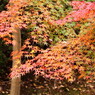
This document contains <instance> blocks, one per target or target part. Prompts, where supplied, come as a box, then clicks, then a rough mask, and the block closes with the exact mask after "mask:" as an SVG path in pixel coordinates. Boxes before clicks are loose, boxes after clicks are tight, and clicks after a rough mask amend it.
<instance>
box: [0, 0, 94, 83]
mask: <svg viewBox="0 0 95 95" xmlns="http://www.w3.org/2000/svg"><path fill="white" fill-rule="evenodd" d="M1 1H2V0H1ZM4 1H6V0H4ZM87 1H88V2H87ZM89 1H92V2H89ZM0 4H1V3H0ZM2 4H4V3H2ZM2 4H1V5H2ZM1 5H0V6H1ZM2 8H3V7H2ZM1 10H2V9H1ZM18 27H19V28H20V30H21V36H22V48H21V50H22V51H21V52H20V53H19V54H18V56H16V58H19V57H20V56H22V64H21V66H20V67H18V66H17V67H15V68H12V73H11V77H17V76H19V75H25V74H26V73H29V72H30V70H31V71H34V74H35V75H36V76H42V77H44V78H45V79H53V80H65V82H76V83H77V81H80V80H86V81H87V82H94V80H95V53H94V52H95V2H94V0H85V1H82V0H76V1H73V0H28V1H27V2H25V1H24V0H18V1H17V0H10V1H9V3H8V4H7V6H6V10H5V11H2V12H0V49H2V48H4V50H3V51H1V50H0V65H1V64H2V66H1V67H3V68H5V67H6V66H7V65H6V64H3V63H7V62H9V61H8V60H9V55H10V51H11V50H12V49H11V45H13V44H15V42H13V41H12V39H13V35H12V33H13V32H17V31H16V30H15V29H16V28H18ZM4 44H5V45H4ZM1 45H2V46H1ZM7 47H9V49H10V50H9V51H8V50H7ZM4 53H6V55H5V54H4ZM15 53H16V52H12V53H11V56H12V55H13V54H15ZM4 59H5V61H4ZM8 69H9V68H8ZM0 72H4V71H3V70H1V71H0Z"/></svg>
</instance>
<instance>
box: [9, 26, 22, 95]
mask: <svg viewBox="0 0 95 95" xmlns="http://www.w3.org/2000/svg"><path fill="white" fill-rule="evenodd" d="M14 29H15V30H16V31H17V32H13V42H14V43H13V52H16V53H15V54H14V55H13V64H12V65H13V66H12V67H13V68H14V67H19V66H20V64H21V57H19V58H15V57H16V56H18V55H19V52H20V51H21V31H20V29H19V28H18V27H14ZM20 84H21V77H16V78H12V80H11V91H10V95H20Z"/></svg>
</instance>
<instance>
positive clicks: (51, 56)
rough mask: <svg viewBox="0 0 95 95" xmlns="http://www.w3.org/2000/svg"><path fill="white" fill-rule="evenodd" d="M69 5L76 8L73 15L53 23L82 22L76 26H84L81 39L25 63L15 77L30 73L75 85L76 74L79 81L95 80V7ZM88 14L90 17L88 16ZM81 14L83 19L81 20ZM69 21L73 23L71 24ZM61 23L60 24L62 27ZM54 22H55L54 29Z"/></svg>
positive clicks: (57, 47)
mask: <svg viewBox="0 0 95 95" xmlns="http://www.w3.org/2000/svg"><path fill="white" fill-rule="evenodd" d="M70 4H71V5H72V6H73V8H74V11H72V12H71V13H70V15H67V16H66V17H65V18H64V19H63V20H58V21H54V22H56V23H57V24H58V25H63V23H64V22H65V23H66V22H72V21H73V22H78V21H79V25H78V24H76V25H75V26H74V27H78V26H81V27H80V29H81V30H80V31H81V32H80V34H79V35H78V37H76V38H71V39H69V40H68V41H66V42H62V43H59V44H57V45H56V46H52V47H51V48H50V49H46V50H45V51H42V54H39V55H38V56H37V57H35V58H33V60H28V61H26V64H24V65H22V66H20V67H19V68H18V69H17V68H14V69H13V73H12V76H19V74H22V75H24V74H25V73H27V72H29V71H30V70H34V71H35V74H36V75H41V76H44V77H46V78H50V79H61V80H62V79H67V80H68V81H74V80H76V78H77V76H76V77H75V75H76V71H77V73H78V78H79V79H80V78H84V79H87V80H90V79H89V78H91V80H93V79H94V78H95V76H94V74H95V71H94V68H95V66H94V65H95V62H94V61H95V54H94V50H95V39H94V37H95V33H94V28H95V27H94V25H95V23H94V16H95V8H94V5H95V3H94V2H85V1H72V2H71V3H70ZM81 4H82V5H81ZM80 5H81V6H80ZM84 6H85V8H84ZM92 7H93V9H92ZM83 9H84V10H83ZM83 11H84V13H83ZM88 12H89V15H87V14H88ZM77 13H79V14H77ZM81 14H83V15H84V16H81ZM69 18H72V19H70V20H69ZM60 21H61V23H59V22H60ZM54 22H52V23H53V25H54ZM65 23H64V24H65ZM84 23H87V25H86V24H85V25H84ZM90 68H91V69H90Z"/></svg>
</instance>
